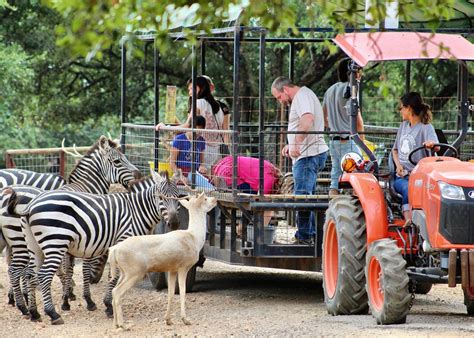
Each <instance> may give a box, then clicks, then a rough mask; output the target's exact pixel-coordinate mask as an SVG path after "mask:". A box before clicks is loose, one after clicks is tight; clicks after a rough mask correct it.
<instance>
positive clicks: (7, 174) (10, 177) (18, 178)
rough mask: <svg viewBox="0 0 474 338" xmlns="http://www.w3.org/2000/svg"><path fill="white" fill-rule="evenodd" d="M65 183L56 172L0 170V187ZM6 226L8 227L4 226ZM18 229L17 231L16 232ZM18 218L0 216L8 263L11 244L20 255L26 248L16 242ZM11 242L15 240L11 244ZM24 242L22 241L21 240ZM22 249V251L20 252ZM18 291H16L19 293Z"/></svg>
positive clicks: (45, 186)
mask: <svg viewBox="0 0 474 338" xmlns="http://www.w3.org/2000/svg"><path fill="white" fill-rule="evenodd" d="M64 184H66V181H65V180H64V178H62V177H61V176H59V175H57V174H51V173H37V172H34V171H30V170H23V169H2V170H0V188H5V187H9V186H14V185H25V186H30V187H33V188H39V189H42V190H54V189H58V188H60V187H61V186H63V185H64ZM5 226H8V227H9V228H4V227H5ZM18 231H19V233H18ZM22 236H23V235H22V233H21V226H20V219H19V217H0V238H1V243H0V252H2V251H3V249H4V248H5V247H8V253H7V254H8V263H9V265H10V264H11V262H12V261H13V258H12V257H11V255H12V253H11V252H12V249H11V245H15V248H14V250H15V253H16V252H17V251H18V250H20V255H23V254H24V251H25V250H26V243H23V244H20V243H18V242H19V241H20V242H21V240H18V238H19V237H22ZM12 242H15V243H14V244H12ZM23 242H24V241H23ZM22 251H23V253H22ZM23 290H24V293H25V294H26V288H23ZM20 292H21V291H19V292H18V293H20ZM8 298H9V301H8V303H9V304H12V305H15V300H14V299H15V297H14V291H13V287H12V286H10V290H9V291H8ZM22 299H23V298H22ZM19 308H20V310H21V311H22V313H23V314H25V312H26V311H27V310H26V307H25V306H24V305H23V306H22V305H21V304H20V307H19Z"/></svg>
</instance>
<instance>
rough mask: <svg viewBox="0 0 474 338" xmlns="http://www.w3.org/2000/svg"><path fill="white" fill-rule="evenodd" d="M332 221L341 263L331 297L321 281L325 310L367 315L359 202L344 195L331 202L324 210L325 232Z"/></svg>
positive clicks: (338, 313)
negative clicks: (334, 289)
mask: <svg viewBox="0 0 474 338" xmlns="http://www.w3.org/2000/svg"><path fill="white" fill-rule="evenodd" d="M331 219H332V220H333V221H334V223H335V226H336V231H337V236H338V244H339V257H340V259H339V262H340V264H339V273H338V281H337V285H336V291H335V294H334V296H333V297H332V298H329V297H328V295H327V292H326V286H325V282H324V278H323V288H324V300H325V303H326V307H327V311H328V313H329V314H332V315H349V314H366V313H367V312H368V298H367V293H366V290H365V272H364V267H365V254H366V231H365V217H364V213H363V210H362V207H361V205H360V202H359V200H358V199H357V198H355V197H353V196H346V195H342V196H338V197H336V198H334V199H332V200H331V201H330V202H329V208H328V210H327V211H326V223H325V225H324V233H326V227H327V224H328V222H329V220H331ZM323 241H324V239H323ZM323 248H324V246H323ZM323 256H324V252H323ZM323 273H324V259H323Z"/></svg>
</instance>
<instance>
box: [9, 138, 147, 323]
mask: <svg viewBox="0 0 474 338" xmlns="http://www.w3.org/2000/svg"><path fill="white" fill-rule="evenodd" d="M138 177H140V173H139V171H138V170H137V168H136V167H135V166H133V165H132V164H131V163H130V162H129V161H128V159H127V158H126V157H125V156H124V155H123V154H122V153H121V152H120V151H119V150H118V149H117V145H116V144H115V143H114V142H112V141H110V140H109V139H107V138H106V137H105V136H102V137H100V139H99V141H98V142H97V143H96V144H95V145H94V146H92V147H91V149H90V150H89V152H88V153H87V154H86V155H84V157H83V158H82V159H81V160H80V161H79V163H78V164H77V165H76V167H75V168H74V170H73V171H72V172H71V174H70V176H69V182H70V183H69V184H67V185H64V186H62V187H61V190H65V191H80V192H89V193H94V194H106V193H107V192H108V189H109V187H110V184H111V183H120V184H122V185H123V186H128V184H129V183H130V182H132V181H133V180H134V179H136V178H138ZM12 188H13V189H14V190H16V189H15V187H14V186H13V187H12ZM20 190H21V189H18V190H17V191H18V193H19V195H17V201H18V198H30V199H31V198H32V197H31V196H30V197H28V196H26V195H25V194H24V191H20ZM38 193H39V192H38ZM11 235H12V236H13V235H14V234H13V233H12V234H11ZM17 235H18V236H16V237H15V238H16V240H17V241H18V243H19V242H21V239H22V238H23V236H20V235H19V234H18V233H17ZM23 245H26V243H24V244H23ZM28 262H29V254H28V251H27V250H26V246H24V247H22V246H20V245H18V246H17V247H16V248H15V250H14V252H12V265H11V266H10V269H9V272H10V282H11V285H12V287H13V289H14V292H15V300H16V303H17V306H18V307H19V309H20V310H21V311H22V312H23V313H24V311H27V310H26V307H25V305H24V302H23V298H22V297H21V288H20V278H21V276H22V275H23V272H24V270H25V267H26V266H27V265H28ZM70 262H72V259H71V258H70V257H69V259H67V260H66V263H65V264H64V268H65V270H66V271H65V272H66V277H67V278H65V279H62V282H63V289H64V293H65V295H64V299H65V301H64V302H65V303H64V304H63V309H66V310H67V309H68V307H69V304H68V303H67V300H68V299H69V297H70V291H71V290H70V288H71V277H70V276H72V268H73V264H69V263H70ZM87 265H88V264H86V266H87ZM85 270H87V269H85ZM87 272H88V271H85V272H84V275H86V273H87ZM68 276H69V277H68ZM84 278H86V277H84ZM87 278H89V277H87ZM33 284H34V281H33ZM32 287H33V286H32ZM33 290H34V289H33ZM29 297H30V300H29V312H30V315H31V317H32V319H33V320H37V319H39V314H38V312H37V310H36V300H35V293H34V292H29ZM84 297H85V298H86V299H88V298H90V291H89V290H88V289H84ZM92 307H95V304H93V305H90V304H89V302H88V308H90V309H92Z"/></svg>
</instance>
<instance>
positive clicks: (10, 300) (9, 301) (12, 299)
mask: <svg viewBox="0 0 474 338" xmlns="http://www.w3.org/2000/svg"><path fill="white" fill-rule="evenodd" d="M8 305H11V306H15V297H13V295H12V296H10V295H8Z"/></svg>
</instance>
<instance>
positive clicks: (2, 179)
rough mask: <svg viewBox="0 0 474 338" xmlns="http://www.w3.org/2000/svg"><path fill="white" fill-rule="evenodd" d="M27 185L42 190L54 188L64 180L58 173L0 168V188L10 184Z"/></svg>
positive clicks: (63, 182) (59, 185) (64, 182)
mask: <svg viewBox="0 0 474 338" xmlns="http://www.w3.org/2000/svg"><path fill="white" fill-rule="evenodd" d="M16 184H19V185H28V186H31V187H36V188H40V189H42V190H54V189H58V188H60V187H61V186H63V185H65V184H66V180H65V179H64V178H62V177H61V176H59V175H56V174H50V173H37V172H34V171H29V170H23V169H2V170H0V188H4V187H8V186H10V185H16Z"/></svg>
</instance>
